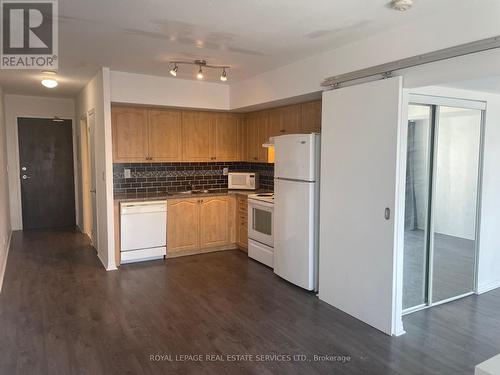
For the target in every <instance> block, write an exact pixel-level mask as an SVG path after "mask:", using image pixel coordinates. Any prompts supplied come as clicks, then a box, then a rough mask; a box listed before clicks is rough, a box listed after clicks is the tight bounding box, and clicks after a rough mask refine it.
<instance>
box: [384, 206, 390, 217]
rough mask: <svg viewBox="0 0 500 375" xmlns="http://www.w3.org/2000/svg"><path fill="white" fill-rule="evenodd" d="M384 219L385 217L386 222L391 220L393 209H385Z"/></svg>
mask: <svg viewBox="0 0 500 375" xmlns="http://www.w3.org/2000/svg"><path fill="white" fill-rule="evenodd" d="M384 217H385V220H389V219H390V218H391V209H390V208H389V207H386V208H385V211H384Z"/></svg>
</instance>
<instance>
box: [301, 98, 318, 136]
mask: <svg viewBox="0 0 500 375" xmlns="http://www.w3.org/2000/svg"><path fill="white" fill-rule="evenodd" d="M301 106H302V110H301V120H300V132H301V133H305V134H308V133H321V100H315V101H312V102H307V103H302V104H301Z"/></svg>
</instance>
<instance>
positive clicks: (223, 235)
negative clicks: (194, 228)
mask: <svg viewBox="0 0 500 375" xmlns="http://www.w3.org/2000/svg"><path fill="white" fill-rule="evenodd" d="M231 203H232V200H231V199H230V198H229V197H223V196H221V197H211V198H203V199H201V202H200V248H201V249H205V248H210V247H216V246H225V245H229V244H230V243H234V242H235V241H234V239H233V237H234V236H233V235H232V231H233V220H232V219H233V217H232V216H233V215H234V213H233V212H232V204H231Z"/></svg>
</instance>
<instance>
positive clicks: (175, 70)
mask: <svg viewBox="0 0 500 375" xmlns="http://www.w3.org/2000/svg"><path fill="white" fill-rule="evenodd" d="M178 70H179V67H178V66H177V64H174V67H173V68H172V69H170V74H172V75H173V76H174V77H176V76H177V71H178Z"/></svg>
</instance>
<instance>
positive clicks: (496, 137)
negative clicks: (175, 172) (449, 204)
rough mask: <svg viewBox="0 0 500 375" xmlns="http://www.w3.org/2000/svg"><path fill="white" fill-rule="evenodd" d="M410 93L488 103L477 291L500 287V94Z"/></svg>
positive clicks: (447, 90) (441, 90)
mask: <svg viewBox="0 0 500 375" xmlns="http://www.w3.org/2000/svg"><path fill="white" fill-rule="evenodd" d="M411 92H413V93H418V94H426V95H435V96H445V97H453V98H460V99H468V100H480V101H485V102H486V118H485V124H484V146H483V147H484V151H483V171H482V195H481V198H482V199H481V205H480V216H481V219H480V227H479V252H478V263H479V264H478V274H477V285H476V291H477V293H484V292H487V291H489V290H491V289H494V288H498V287H500V251H499V249H500V237H499V236H498V229H499V228H500V194H499V193H498V192H499V191H500V168H499V167H498V166H499V165H500V95H494V94H489V93H483V92H478V91H469V90H459V89H453V88H449V87H423V88H418V89H412V90H411Z"/></svg>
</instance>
